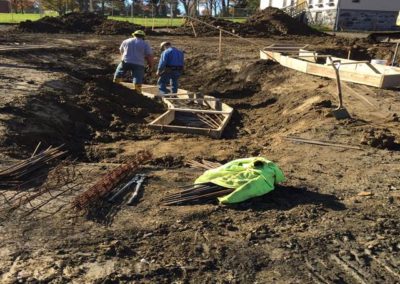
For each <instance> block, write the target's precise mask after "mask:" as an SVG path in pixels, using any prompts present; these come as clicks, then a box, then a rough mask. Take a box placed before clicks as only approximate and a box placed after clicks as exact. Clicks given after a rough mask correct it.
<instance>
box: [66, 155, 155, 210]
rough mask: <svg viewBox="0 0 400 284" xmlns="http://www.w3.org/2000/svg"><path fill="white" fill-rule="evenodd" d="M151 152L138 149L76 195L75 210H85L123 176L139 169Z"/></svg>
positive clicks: (104, 194) (111, 188)
mask: <svg viewBox="0 0 400 284" xmlns="http://www.w3.org/2000/svg"><path fill="white" fill-rule="evenodd" d="M151 158H152V154H151V153H150V152H148V151H140V152H138V153H137V154H136V155H135V156H134V157H132V158H131V159H130V160H129V161H127V162H126V163H125V164H123V165H121V166H119V167H117V168H116V169H114V170H112V171H111V172H109V173H107V174H106V175H104V176H103V177H102V178H101V179H100V180H99V181H98V182H97V183H96V184H95V185H93V186H92V187H91V188H89V189H88V190H86V191H85V192H83V193H81V194H80V195H78V196H77V197H76V198H75V199H74V201H73V204H72V205H73V207H74V208H75V209H77V210H87V209H89V208H90V206H91V205H92V204H93V203H95V202H97V201H98V200H100V199H101V198H103V197H105V196H106V195H107V194H108V193H110V192H111V191H112V190H113V189H114V188H115V187H116V186H117V185H118V184H119V183H120V182H121V181H122V180H123V179H124V178H126V177H127V176H128V175H130V174H132V173H133V172H135V171H136V170H137V169H139V168H140V167H141V166H142V164H143V163H145V162H147V161H149V160H150V159H151Z"/></svg>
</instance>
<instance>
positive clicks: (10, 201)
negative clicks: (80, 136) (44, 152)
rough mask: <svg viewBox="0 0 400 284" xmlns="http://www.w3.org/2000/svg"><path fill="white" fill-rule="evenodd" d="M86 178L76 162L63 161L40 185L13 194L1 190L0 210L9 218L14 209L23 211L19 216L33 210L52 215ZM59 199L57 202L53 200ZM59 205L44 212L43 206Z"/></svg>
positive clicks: (64, 204)
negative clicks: (77, 167) (77, 168)
mask: <svg viewBox="0 0 400 284" xmlns="http://www.w3.org/2000/svg"><path fill="white" fill-rule="evenodd" d="M83 182H85V180H84V179H83V177H82V175H81V174H80V173H79V171H77V170H76V167H75V163H74V162H71V161H63V162H61V163H60V164H59V165H57V166H56V167H55V168H53V169H52V170H51V171H50V172H49V173H48V175H47V178H46V181H45V182H44V183H43V184H41V185H40V186H36V187H33V188H30V189H26V190H18V191H16V192H14V193H12V194H10V192H1V191H0V196H1V197H2V201H3V202H0V212H1V214H0V215H1V217H2V218H5V219H7V218H9V214H11V213H13V212H14V211H17V210H19V211H21V213H22V214H20V215H19V216H20V217H22V218H24V217H27V216H29V215H31V214H32V213H33V212H36V211H41V213H45V215H46V216H52V215H54V214H55V213H56V212H58V211H60V210H61V209H62V208H63V207H64V206H66V205H67V204H68V203H67V202H66V201H65V200H64V199H65V197H66V195H69V194H72V193H73V191H74V190H75V189H76V188H77V187H78V186H82V184H83ZM56 199H59V200H58V201H57V202H53V201H55V200H56ZM46 205H47V207H52V208H53V207H54V206H58V207H57V209H56V210H52V212H48V211H47V212H44V211H43V210H42V208H44V207H45V206H46Z"/></svg>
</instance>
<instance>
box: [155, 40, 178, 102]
mask: <svg viewBox="0 0 400 284" xmlns="http://www.w3.org/2000/svg"><path fill="white" fill-rule="evenodd" d="M160 49H161V52H162V53H161V56H160V62H159V63H158V68H157V75H158V76H160V77H159V78H158V82H157V84H158V87H159V90H160V92H161V93H162V94H167V93H169V92H170V91H169V90H168V89H167V85H168V84H169V83H171V85H172V93H177V92H178V87H179V82H178V80H179V77H180V76H181V75H182V72H183V67H184V56H183V52H182V51H181V50H179V49H177V48H175V47H173V46H172V44H171V43H170V42H168V41H165V42H163V43H161V45H160Z"/></svg>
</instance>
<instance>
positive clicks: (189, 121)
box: [120, 83, 233, 139]
mask: <svg viewBox="0 0 400 284" xmlns="http://www.w3.org/2000/svg"><path fill="white" fill-rule="evenodd" d="M120 84H121V85H123V86H125V87H127V88H130V89H133V84H132V83H120ZM142 94H143V95H144V96H147V97H149V98H160V99H162V101H163V102H164V103H165V104H166V105H167V106H168V110H167V111H166V112H165V113H163V114H162V115H161V116H159V117H157V118H156V119H155V120H154V121H152V122H150V123H149V127H150V128H153V129H158V130H162V131H172V132H183V133H191V134H200V135H206V136H210V137H212V138H216V139H218V138H221V135H222V133H223V131H224V129H225V128H226V126H227V125H228V123H229V120H230V119H231V117H232V112H233V108H231V107H230V106H228V105H227V104H224V103H222V102H221V101H220V100H219V99H218V98H214V97H212V96H201V95H200V94H196V93H191V92H188V91H186V90H183V89H179V90H178V93H177V94H168V95H161V94H159V90H158V87H157V86H154V85H143V86H142Z"/></svg>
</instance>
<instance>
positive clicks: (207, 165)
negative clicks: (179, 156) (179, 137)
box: [186, 160, 221, 170]
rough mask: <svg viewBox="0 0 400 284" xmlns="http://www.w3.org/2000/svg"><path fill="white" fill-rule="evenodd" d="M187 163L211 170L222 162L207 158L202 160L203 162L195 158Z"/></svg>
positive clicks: (194, 166)
mask: <svg viewBox="0 0 400 284" xmlns="http://www.w3.org/2000/svg"><path fill="white" fill-rule="evenodd" d="M186 164H187V165H188V166H190V167H192V168H199V169H205V170H211V169H215V168H218V167H220V166H221V164H220V163H217V162H210V161H207V160H201V162H198V161H195V160H189V161H187V162H186Z"/></svg>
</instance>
